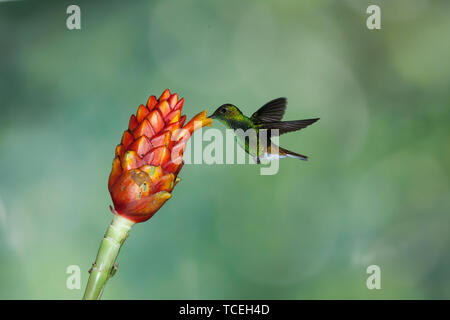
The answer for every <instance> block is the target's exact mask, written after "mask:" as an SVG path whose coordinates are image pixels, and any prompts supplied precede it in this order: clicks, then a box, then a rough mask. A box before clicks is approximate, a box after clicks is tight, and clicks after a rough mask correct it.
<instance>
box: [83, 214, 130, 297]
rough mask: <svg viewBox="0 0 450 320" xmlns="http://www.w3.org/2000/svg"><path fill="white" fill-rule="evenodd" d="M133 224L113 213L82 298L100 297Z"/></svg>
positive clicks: (113, 270)
mask: <svg viewBox="0 0 450 320" xmlns="http://www.w3.org/2000/svg"><path fill="white" fill-rule="evenodd" d="M133 225H134V222H133V221H131V220H128V219H126V218H123V217H121V216H119V215H117V214H115V215H114V219H113V221H112V222H111V224H110V225H109V227H108V229H107V230H106V233H105V237H104V238H103V240H102V242H101V243H100V249H98V253H97V258H96V259H95V263H94V264H93V265H92V268H91V270H90V271H89V272H90V276H89V280H88V284H87V286H86V291H85V292H84V296H83V300H97V299H100V297H101V295H102V292H103V288H104V286H105V284H106V281H108V279H109V278H111V277H112V276H113V275H114V273H115V271H116V267H115V265H114V263H115V261H116V258H117V255H118V254H119V251H120V248H121V247H122V244H123V243H124V241H125V239H126V238H127V237H128V232H129V231H130V229H131V227H132V226H133Z"/></svg>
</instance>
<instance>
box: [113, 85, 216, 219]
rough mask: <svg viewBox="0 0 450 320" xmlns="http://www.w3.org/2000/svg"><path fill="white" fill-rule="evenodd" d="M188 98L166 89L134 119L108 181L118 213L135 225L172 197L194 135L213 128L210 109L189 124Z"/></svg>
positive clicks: (152, 97) (118, 151) (143, 107)
mask: <svg viewBox="0 0 450 320" xmlns="http://www.w3.org/2000/svg"><path fill="white" fill-rule="evenodd" d="M183 102H184V99H183V98H182V99H178V95H177V94H176V93H174V94H171V93H170V91H169V89H166V90H165V91H164V92H163V93H162V95H161V96H160V97H159V99H157V98H156V97H155V96H151V97H150V98H149V99H148V101H147V103H146V105H143V104H141V105H140V106H139V108H138V110H137V112H136V115H134V114H133V115H132V116H131V118H130V122H129V125H128V129H127V130H125V132H124V133H123V135H122V140H121V142H120V144H119V145H118V146H117V147H116V154H115V158H114V161H113V165H112V170H111V174H110V176H109V181H108V189H109V192H110V194H111V198H112V201H113V204H114V212H116V213H117V214H119V215H121V216H123V217H125V218H127V219H130V220H132V221H134V222H143V221H146V220H148V219H150V218H151V217H152V216H153V215H154V214H155V213H156V211H158V209H159V208H160V207H161V206H162V205H163V204H164V203H165V202H166V201H167V200H168V199H169V198H170V197H171V195H172V190H173V188H174V187H175V185H176V183H177V182H178V180H179V179H178V177H177V176H178V173H179V172H180V170H181V168H182V166H183V163H184V162H183V160H182V157H183V151H184V149H185V146H186V143H187V141H188V139H189V138H190V136H191V135H192V133H193V132H194V131H195V130H196V129H198V128H200V127H203V126H205V125H210V124H211V119H209V118H207V117H206V111H203V112H201V113H199V114H197V115H196V116H195V117H194V118H192V119H191V120H190V121H189V122H188V123H187V124H186V125H185V126H183V125H184V122H185V121H186V116H185V115H183V116H182V115H181V109H182V107H183Z"/></svg>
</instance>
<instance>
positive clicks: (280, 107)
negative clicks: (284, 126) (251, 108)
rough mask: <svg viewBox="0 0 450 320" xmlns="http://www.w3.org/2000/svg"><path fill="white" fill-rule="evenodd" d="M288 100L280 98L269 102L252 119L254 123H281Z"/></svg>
mask: <svg viewBox="0 0 450 320" xmlns="http://www.w3.org/2000/svg"><path fill="white" fill-rule="evenodd" d="M286 105H287V99H286V98H278V99H275V100H272V101H269V102H267V103H266V104H265V105H263V106H262V107H261V108H259V110H258V111H256V112H255V113H254V114H252V116H251V117H250V120H252V121H253V122H254V123H265V122H273V121H281V119H282V118H283V115H284V111H285V110H286Z"/></svg>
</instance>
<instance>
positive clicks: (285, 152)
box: [278, 147, 308, 161]
mask: <svg viewBox="0 0 450 320" xmlns="http://www.w3.org/2000/svg"><path fill="white" fill-rule="evenodd" d="M278 152H279V154H280V156H285V157H290V158H295V159H300V160H304V161H308V157H307V156H304V155H302V154H299V153H296V152H293V151H290V150H287V149H284V148H282V147H278Z"/></svg>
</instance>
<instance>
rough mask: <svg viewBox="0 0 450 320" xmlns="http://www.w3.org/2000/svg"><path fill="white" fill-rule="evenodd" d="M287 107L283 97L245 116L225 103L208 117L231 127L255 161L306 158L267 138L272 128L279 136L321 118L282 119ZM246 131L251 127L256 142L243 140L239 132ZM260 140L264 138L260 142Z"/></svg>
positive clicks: (306, 158) (234, 107)
mask: <svg viewBox="0 0 450 320" xmlns="http://www.w3.org/2000/svg"><path fill="white" fill-rule="evenodd" d="M286 106H287V99H286V98H278V99H274V100H272V101H269V102H267V103H266V104H265V105H263V106H262V107H261V108H259V109H258V111H256V112H255V113H253V114H252V115H251V117H247V116H245V115H244V114H243V113H242V112H241V110H239V108H238V107H236V106H235V105H233V104H230V103H226V104H223V105H221V106H220V107H218V108H217V110H216V111H214V113H213V114H212V115H211V116H210V117H209V118H211V119H217V120H219V121H220V122H221V123H223V124H224V125H225V126H226V127H227V128H231V129H233V130H234V134H235V136H236V139H237V141H238V143H239V145H240V146H241V147H242V148H243V149H244V150H245V151H246V152H247V153H248V154H250V155H251V156H253V157H254V159H255V161H256V163H258V164H259V163H261V159H267V160H274V159H280V158H285V157H291V158H295V159H300V160H305V161H307V160H308V157H307V156H304V155H302V154H299V153H296V152H293V151H290V150H287V149H284V148H281V147H280V146H277V145H275V144H274V143H273V142H272V141H271V139H270V138H271V135H272V130H273V129H276V130H278V134H279V135H281V134H284V133H288V132H293V131H298V130H300V129H303V128H306V127H307V126H309V125H311V124H313V123H314V122H316V121H317V120H319V119H320V118H313V119H305V120H293V121H281V119H282V118H283V115H284V112H285V111H286ZM239 129H240V130H239ZM247 130H254V131H253V132H255V137H256V143H251V142H250V141H249V140H251V139H246V137H247V138H248V136H246V135H243V134H242V132H246V131H247ZM263 130H266V132H265V133H266V134H260V131H263ZM247 132H248V131H247ZM261 139H264V140H265V141H260V140H261Z"/></svg>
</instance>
